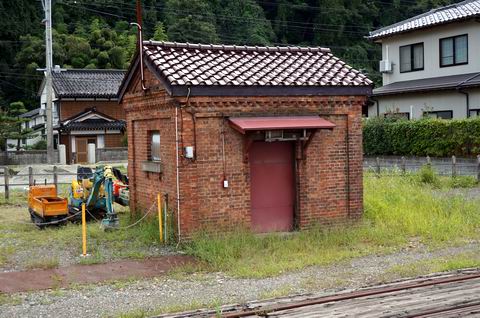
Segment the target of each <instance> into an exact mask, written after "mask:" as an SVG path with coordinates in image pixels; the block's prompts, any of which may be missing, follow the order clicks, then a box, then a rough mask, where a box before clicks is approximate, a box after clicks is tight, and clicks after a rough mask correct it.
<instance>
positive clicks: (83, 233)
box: [82, 203, 87, 256]
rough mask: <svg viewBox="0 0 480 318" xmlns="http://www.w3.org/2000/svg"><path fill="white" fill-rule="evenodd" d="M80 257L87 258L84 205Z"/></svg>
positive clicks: (83, 207) (83, 205)
mask: <svg viewBox="0 0 480 318" xmlns="http://www.w3.org/2000/svg"><path fill="white" fill-rule="evenodd" d="M82 243H83V244H82V255H83V256H87V220H86V216H85V203H83V204H82Z"/></svg>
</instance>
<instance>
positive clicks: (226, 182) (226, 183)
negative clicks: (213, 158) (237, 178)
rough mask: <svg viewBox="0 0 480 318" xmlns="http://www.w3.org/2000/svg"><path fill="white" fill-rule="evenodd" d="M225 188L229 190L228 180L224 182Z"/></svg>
mask: <svg viewBox="0 0 480 318" xmlns="http://www.w3.org/2000/svg"><path fill="white" fill-rule="evenodd" d="M223 187H224V188H228V180H223Z"/></svg>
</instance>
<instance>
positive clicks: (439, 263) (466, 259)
mask: <svg viewBox="0 0 480 318" xmlns="http://www.w3.org/2000/svg"><path fill="white" fill-rule="evenodd" d="M472 267H480V257H479V256H478V253H463V254H459V255H455V256H449V257H439V258H435V259H429V260H422V261H418V262H413V263H408V264H402V265H396V266H393V267H391V268H390V269H389V270H388V271H387V272H386V273H385V277H384V281H390V280H392V279H399V278H409V277H417V276H420V275H426V274H430V273H440V272H448V271H452V270H457V269H462V268H472Z"/></svg>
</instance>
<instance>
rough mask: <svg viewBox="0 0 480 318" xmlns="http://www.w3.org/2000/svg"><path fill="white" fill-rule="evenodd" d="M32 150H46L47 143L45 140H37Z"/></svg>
mask: <svg viewBox="0 0 480 318" xmlns="http://www.w3.org/2000/svg"><path fill="white" fill-rule="evenodd" d="M32 149H33V150H46V149H47V141H46V140H43V139H42V140H39V141H37V142H36V143H35V144H34V145H33V146H32Z"/></svg>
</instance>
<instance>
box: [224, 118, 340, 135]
mask: <svg viewBox="0 0 480 318" xmlns="http://www.w3.org/2000/svg"><path fill="white" fill-rule="evenodd" d="M229 121H230V125H231V126H232V127H233V128H234V129H236V130H238V131H239V132H240V133H242V134H246V133H247V132H248V131H252V130H277V129H333V128H334V127H335V124H334V123H332V122H329V121H328V120H325V119H323V118H320V117H318V116H282V117H232V118H229Z"/></svg>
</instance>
